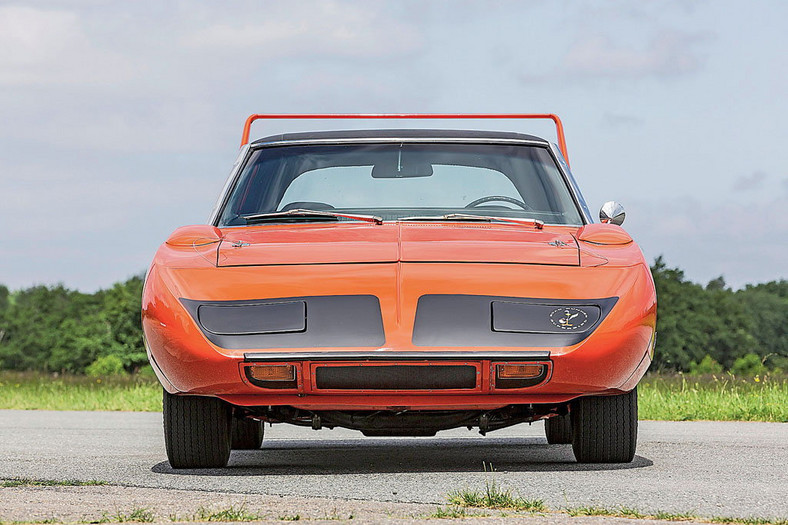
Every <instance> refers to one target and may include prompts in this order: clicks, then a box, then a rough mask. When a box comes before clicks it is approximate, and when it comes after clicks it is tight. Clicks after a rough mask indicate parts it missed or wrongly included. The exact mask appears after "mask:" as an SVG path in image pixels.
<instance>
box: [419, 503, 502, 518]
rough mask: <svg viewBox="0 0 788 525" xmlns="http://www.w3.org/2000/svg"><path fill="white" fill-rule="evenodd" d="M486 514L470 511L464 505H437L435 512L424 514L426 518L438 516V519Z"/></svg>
mask: <svg viewBox="0 0 788 525" xmlns="http://www.w3.org/2000/svg"><path fill="white" fill-rule="evenodd" d="M483 516H488V514H480V513H475V512H474V513H471V512H468V510H467V509H466V508H465V507H457V506H451V507H438V508H437V509H435V512H433V513H432V514H430V515H428V516H425V517H426V518H427V519H430V518H438V519H457V518H471V517H477V518H478V517H483Z"/></svg>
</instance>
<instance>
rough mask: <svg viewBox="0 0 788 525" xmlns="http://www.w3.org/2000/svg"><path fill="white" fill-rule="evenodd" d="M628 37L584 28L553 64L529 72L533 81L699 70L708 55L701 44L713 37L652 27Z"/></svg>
mask: <svg viewBox="0 0 788 525" xmlns="http://www.w3.org/2000/svg"><path fill="white" fill-rule="evenodd" d="M647 32H648V33H651V34H653V36H652V37H651V38H650V39H648V40H645V41H643V40H642V38H641V37H640V35H638V36H634V37H631V38H629V39H622V38H620V37H619V39H614V38H611V37H610V36H608V35H604V34H600V33H598V32H585V31H583V32H581V33H580V36H579V37H577V38H576V39H575V40H574V41H572V42H571V43H570V44H569V46H568V47H567V49H566V51H565V52H564V53H563V55H560V57H559V58H558V60H557V65H556V66H554V67H553V68H546V69H545V70H544V72H542V73H534V74H529V75H526V76H525V77H524V78H523V80H525V81H528V82H532V81H557V80H560V81H567V80H572V81H580V80H589V79H591V80H593V79H615V80H621V79H641V78H675V77H680V76H685V75H690V74H693V73H696V72H698V71H700V69H701V68H702V67H703V65H704V63H705V57H704V56H702V54H701V53H700V52H699V51H698V49H697V48H698V46H699V45H700V44H701V43H703V42H705V41H707V40H709V39H710V34H708V33H685V32H681V31H676V30H650V31H647Z"/></svg>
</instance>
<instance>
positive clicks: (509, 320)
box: [492, 301, 602, 334]
mask: <svg viewBox="0 0 788 525" xmlns="http://www.w3.org/2000/svg"><path fill="white" fill-rule="evenodd" d="M601 315H602V310H601V309H600V308H599V306H597V305H582V304H572V305H558V304H535V303H528V302H513V301H493V302H492V329H493V331H494V332H530V333H540V334H563V333H584V332H588V331H589V330H590V329H591V328H592V327H593V326H596V323H597V321H599V318H600V317H601Z"/></svg>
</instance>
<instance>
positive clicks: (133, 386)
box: [0, 371, 161, 412]
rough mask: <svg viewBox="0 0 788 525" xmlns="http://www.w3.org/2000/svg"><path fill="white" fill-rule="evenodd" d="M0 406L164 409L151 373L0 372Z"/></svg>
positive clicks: (150, 410) (159, 387) (26, 408)
mask: <svg viewBox="0 0 788 525" xmlns="http://www.w3.org/2000/svg"><path fill="white" fill-rule="evenodd" d="M0 409H17V410H123V411H135V412H156V411H158V410H161V386H159V383H158V382H157V381H156V379H155V378H150V377H134V376H121V377H107V378H95V377H86V376H74V375H49V374H42V373H35V372H8V371H4V372H0Z"/></svg>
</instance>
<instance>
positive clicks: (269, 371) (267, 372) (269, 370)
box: [248, 365, 296, 381]
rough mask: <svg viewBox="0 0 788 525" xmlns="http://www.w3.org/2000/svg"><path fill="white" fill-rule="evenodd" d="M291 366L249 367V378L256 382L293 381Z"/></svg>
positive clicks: (293, 367) (292, 368)
mask: <svg viewBox="0 0 788 525" xmlns="http://www.w3.org/2000/svg"><path fill="white" fill-rule="evenodd" d="M295 373H296V372H295V366H293V365H254V366H250V367H249V371H248V374H249V377H251V378H252V379H256V380H258V381H295Z"/></svg>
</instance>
